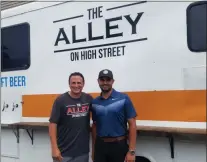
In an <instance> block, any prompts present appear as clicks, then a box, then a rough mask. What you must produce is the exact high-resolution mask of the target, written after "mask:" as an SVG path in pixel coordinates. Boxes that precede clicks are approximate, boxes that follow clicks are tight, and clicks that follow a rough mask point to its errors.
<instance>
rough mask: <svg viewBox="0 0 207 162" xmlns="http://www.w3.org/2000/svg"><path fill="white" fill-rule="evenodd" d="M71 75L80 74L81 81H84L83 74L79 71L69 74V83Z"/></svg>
mask: <svg viewBox="0 0 207 162" xmlns="http://www.w3.org/2000/svg"><path fill="white" fill-rule="evenodd" d="M72 76H80V77H81V78H82V79H83V83H84V82H85V79H84V76H83V74H81V73H80V72H74V73H71V74H70V76H69V79H68V82H69V83H70V79H71V77H72Z"/></svg>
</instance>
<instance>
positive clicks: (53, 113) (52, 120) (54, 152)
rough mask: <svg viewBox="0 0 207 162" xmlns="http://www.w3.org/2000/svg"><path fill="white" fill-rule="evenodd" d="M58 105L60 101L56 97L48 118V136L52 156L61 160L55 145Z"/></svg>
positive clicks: (58, 117) (58, 116) (58, 115)
mask: <svg viewBox="0 0 207 162" xmlns="http://www.w3.org/2000/svg"><path fill="white" fill-rule="evenodd" d="M60 107H61V106H60V103H59V101H58V100H57V99H56V100H55V102H54V104H53V107H52V111H51V115H50V119H49V121H50V124H49V136H50V143H51V149H52V156H53V157H55V158H58V160H61V155H60V151H59V148H58V145H57V123H58V122H59V120H60Z"/></svg>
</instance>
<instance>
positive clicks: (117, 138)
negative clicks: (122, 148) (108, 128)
mask: <svg viewBox="0 0 207 162" xmlns="http://www.w3.org/2000/svg"><path fill="white" fill-rule="evenodd" d="M99 138H100V139H101V140H103V141H104V142H116V141H121V140H124V139H126V138H127V137H126V136H120V137H99Z"/></svg>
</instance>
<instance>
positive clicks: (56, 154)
mask: <svg viewBox="0 0 207 162" xmlns="http://www.w3.org/2000/svg"><path fill="white" fill-rule="evenodd" d="M52 158H53V159H54V160H56V161H59V162H61V161H62V160H63V157H62V155H61V153H60V150H59V149H58V148H56V149H53V150H52Z"/></svg>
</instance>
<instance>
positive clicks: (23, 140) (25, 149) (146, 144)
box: [1, 129, 206, 162]
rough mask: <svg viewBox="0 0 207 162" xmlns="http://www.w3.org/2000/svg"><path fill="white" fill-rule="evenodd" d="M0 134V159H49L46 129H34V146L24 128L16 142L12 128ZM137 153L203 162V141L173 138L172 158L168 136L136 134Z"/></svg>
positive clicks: (159, 160)
mask: <svg viewBox="0 0 207 162" xmlns="http://www.w3.org/2000/svg"><path fill="white" fill-rule="evenodd" d="M1 137H2V145H1V146H2V148H1V149H2V154H1V162H52V159H51V150H50V140H49V136H48V130H47V129H45V130H35V131H34V144H33V145H32V143H31V140H30V138H29V136H28V134H27V132H26V130H20V143H19V144H17V143H16V137H15V136H14V134H13V132H12V130H9V129H2V134H1ZM6 155H7V157H5V156H6ZM136 155H137V156H144V157H147V158H148V159H149V160H151V162H206V143H205V142H199V141H190V140H188V141H183V140H179V139H175V159H171V154H170V145H169V142H168V139H167V138H163V137H146V136H144V137H143V136H142V137H140V136H138V138H137V150H136ZM3 156H4V157H3ZM89 162H92V161H91V159H90V161H89Z"/></svg>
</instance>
